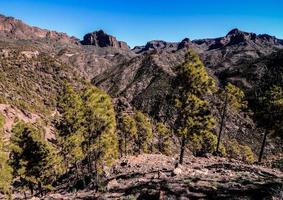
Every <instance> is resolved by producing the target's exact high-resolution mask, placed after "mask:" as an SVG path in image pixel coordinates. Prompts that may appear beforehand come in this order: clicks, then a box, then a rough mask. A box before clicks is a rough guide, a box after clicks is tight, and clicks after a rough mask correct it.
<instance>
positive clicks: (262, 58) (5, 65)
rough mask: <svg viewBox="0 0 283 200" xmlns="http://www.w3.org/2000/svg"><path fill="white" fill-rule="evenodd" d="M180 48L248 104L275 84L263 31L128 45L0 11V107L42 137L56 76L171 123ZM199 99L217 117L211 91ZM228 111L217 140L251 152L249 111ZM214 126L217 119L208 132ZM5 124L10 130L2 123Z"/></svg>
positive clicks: (280, 77) (273, 51) (277, 46)
mask: <svg viewBox="0 0 283 200" xmlns="http://www.w3.org/2000/svg"><path fill="white" fill-rule="evenodd" d="M188 49H193V50H194V51H195V52H196V53H198V54H199V56H200V58H201V60H202V62H203V63H204V65H205V66H206V69H207V71H208V73H209V74H210V75H211V76H212V77H213V78H214V79H215V80H216V83H217V85H218V86H219V87H221V86H223V85H224V84H225V83H227V82H230V83H233V84H234V85H236V86H237V87H239V88H241V89H242V90H243V91H244V92H245V95H246V98H247V100H248V101H249V103H251V102H252V101H253V99H254V98H255V94H256V92H257V91H258V89H260V88H263V87H267V86H271V85H273V84H275V83H276V84H279V85H283V40H281V39H278V38H276V37H274V36H270V35H267V34H255V33H248V32H244V31H241V30H239V29H233V30H231V31H230V32H228V33H227V35H225V36H223V37H219V38H211V39H198V40H190V39H189V38H184V39H183V40H182V41H180V42H166V41H162V40H154V41H149V42H147V43H146V44H145V45H144V46H136V47H134V48H132V49H131V48H130V47H129V46H128V45H127V43H126V42H124V41H119V40H118V39H117V38H116V37H114V36H111V35H109V34H107V33H105V32H104V31H103V30H98V31H95V32H92V33H87V34H86V35H85V36H84V37H83V39H82V40H80V39H78V38H75V37H71V36H68V35H67V34H65V33H58V32H56V31H49V30H45V29H41V28H38V27H32V26H29V25H27V24H25V23H24V22H22V21H21V20H18V19H15V18H12V17H6V16H3V15H0V95H1V96H0V105H2V107H1V106H0V108H3V109H1V110H0V111H3V113H4V116H5V117H6V118H7V119H11V120H14V119H15V118H20V119H23V120H25V121H34V119H35V116H36V118H41V119H42V120H43V121H44V122H45V123H46V124H47V125H46V134H47V136H46V138H49V139H50V138H53V137H54V135H55V133H54V132H55V131H54V125H53V122H52V120H50V119H51V118H52V116H54V115H55V114H56V113H57V110H56V99H57V97H58V95H60V90H61V89H62V86H63V84H64V80H68V81H69V82H71V83H72V84H73V85H74V86H75V88H80V87H81V85H82V84H84V82H91V83H92V84H94V85H96V86H97V87H99V88H101V89H102V90H104V91H106V92H107V93H108V94H109V95H110V96H111V97H112V98H113V101H114V104H115V109H116V110H123V111H124V112H128V113H131V112H133V111H134V110H139V111H142V112H144V113H146V114H147V115H148V116H149V117H150V118H151V119H152V120H156V121H162V122H164V123H166V124H168V125H169V126H170V127H172V129H174V128H175V126H176V124H175V120H176V114H177V113H176V109H175V107H174V105H173V104H172V98H171V94H173V93H174V87H172V85H173V84H174V79H175V78H176V71H175V69H176V67H177V66H179V65H180V64H182V62H183V61H184V59H185V56H186V53H187V52H188ZM207 99H209V101H210V102H214V104H213V105H212V106H211V111H212V113H213V115H214V116H216V118H217V119H219V118H220V115H221V113H220V111H219V110H218V109H217V108H216V106H215V105H217V104H221V103H223V102H222V100H221V99H219V97H217V95H215V94H213V95H211V96H209V97H207ZM4 105H5V106H4ZM249 107H250V109H251V110H252V106H251V105H249ZM228 112H229V114H228V116H227V119H226V121H227V122H226V124H225V135H224V138H225V140H231V139H236V140H238V141H242V142H243V143H245V144H247V145H248V146H250V147H251V148H252V150H253V151H254V152H255V153H256V154H258V153H259V148H260V145H261V141H262V137H263V129H262V127H261V126H260V124H259V121H257V119H256V118H254V117H253V116H252V115H247V114H245V113H241V112H234V111H228ZM11 116H12V117H11ZM23 116H24V117H23ZM7 121H8V122H9V120H7ZM10 123H12V122H11V121H10ZM219 128H220V127H219V125H217V127H216V128H215V132H218V130H219ZM5 131H6V134H7V135H10V132H11V126H10V125H9V124H7V125H6V126H5ZM281 152H282V142H280V141H279V140H277V139H272V138H270V139H268V145H267V148H266V153H267V154H266V155H278V154H280V153H281Z"/></svg>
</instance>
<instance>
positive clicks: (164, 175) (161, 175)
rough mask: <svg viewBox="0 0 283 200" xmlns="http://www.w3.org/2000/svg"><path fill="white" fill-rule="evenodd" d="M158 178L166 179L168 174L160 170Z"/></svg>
mask: <svg viewBox="0 0 283 200" xmlns="http://www.w3.org/2000/svg"><path fill="white" fill-rule="evenodd" d="M158 178H159V179H166V178H167V175H166V174H165V173H164V172H159V173H158Z"/></svg>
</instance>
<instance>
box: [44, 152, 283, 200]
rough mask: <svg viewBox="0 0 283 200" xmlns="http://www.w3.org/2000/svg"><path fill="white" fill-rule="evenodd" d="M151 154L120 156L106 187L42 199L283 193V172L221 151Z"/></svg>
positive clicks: (269, 195)
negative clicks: (218, 154) (180, 161)
mask: <svg viewBox="0 0 283 200" xmlns="http://www.w3.org/2000/svg"><path fill="white" fill-rule="evenodd" d="M176 162H177V159H175V158H173V157H167V156H164V155H156V154H154V155H153V154H146V155H139V156H129V157H125V158H122V159H120V160H119V161H117V163H116V164H115V165H114V166H113V167H112V168H111V169H110V172H109V173H108V174H107V181H106V183H105V188H103V192H95V190H93V189H91V188H88V189H86V190H84V191H79V192H77V193H66V192H60V191H57V192H53V193H50V194H48V195H47V196H45V197H43V198H42V199H54V200H55V199H56V200H57V199H66V200H67V199H146V200H149V199H278V200H279V199H283V173H282V172H280V171H278V170H275V169H269V168H265V167H262V166H258V165H247V164H244V163H241V162H238V161H235V160H233V161H229V160H227V159H224V158H219V157H208V158H196V157H188V158H186V159H185V163H184V164H183V165H182V166H178V167H177V168H175V165H176Z"/></svg>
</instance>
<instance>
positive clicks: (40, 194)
mask: <svg viewBox="0 0 283 200" xmlns="http://www.w3.org/2000/svg"><path fill="white" fill-rule="evenodd" d="M38 191H39V196H40V197H42V196H43V194H42V185H41V182H40V181H39V182H38Z"/></svg>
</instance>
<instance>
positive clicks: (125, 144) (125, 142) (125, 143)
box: [124, 133, 127, 156]
mask: <svg viewBox="0 0 283 200" xmlns="http://www.w3.org/2000/svg"><path fill="white" fill-rule="evenodd" d="M124 138H125V141H124V148H125V152H124V155H125V156H127V134H126V133H125V137H124Z"/></svg>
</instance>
